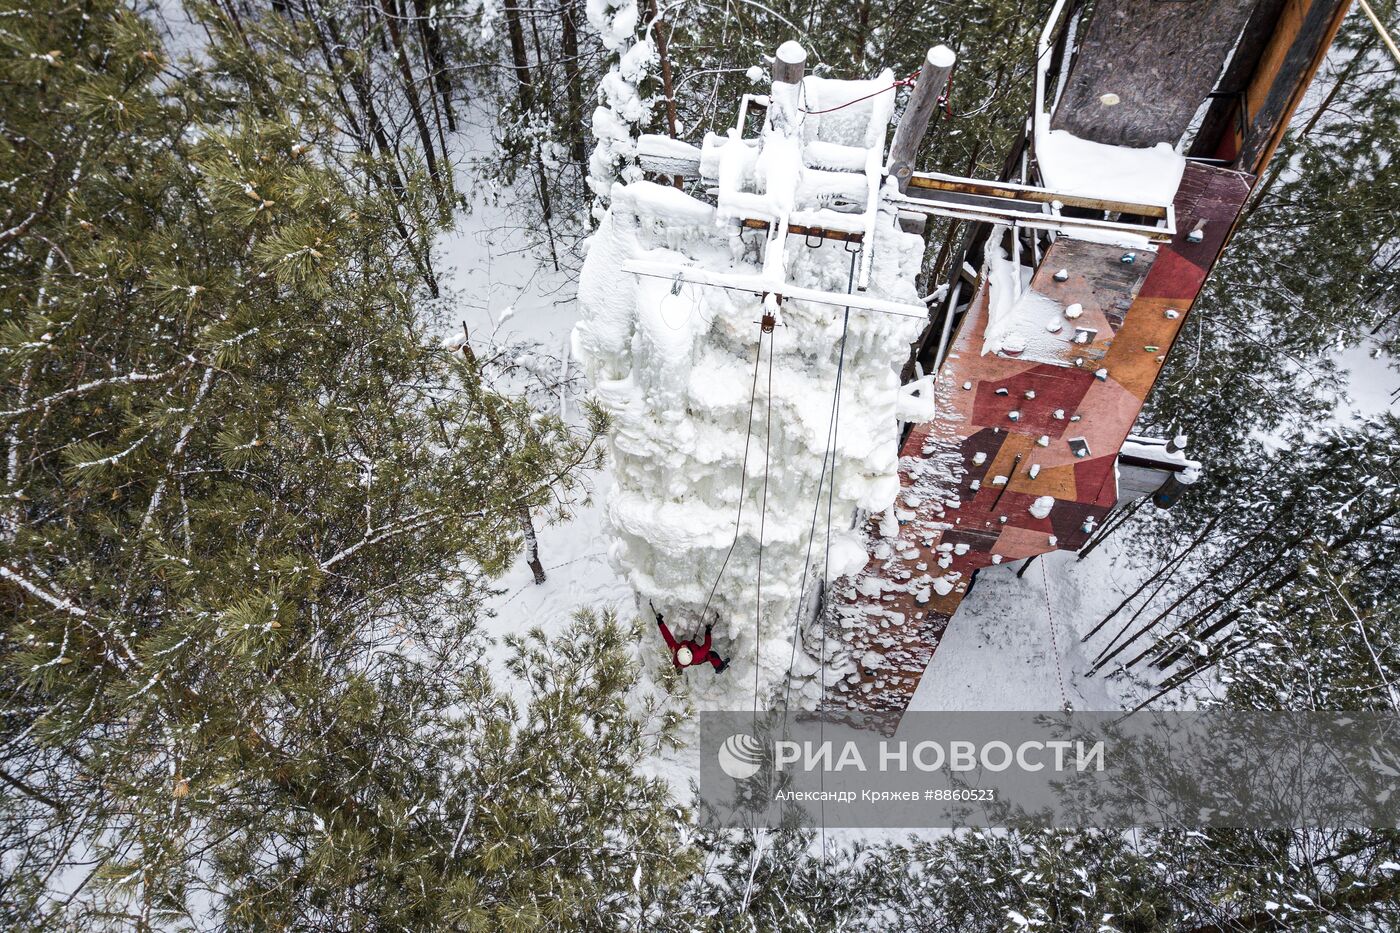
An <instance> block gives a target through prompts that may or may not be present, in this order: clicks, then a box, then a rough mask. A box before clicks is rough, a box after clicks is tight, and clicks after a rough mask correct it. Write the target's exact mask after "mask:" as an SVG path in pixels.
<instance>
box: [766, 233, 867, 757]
mask: <svg viewBox="0 0 1400 933" xmlns="http://www.w3.org/2000/svg"><path fill="white" fill-rule="evenodd" d="M851 267H852V281H854V269H855V258H854V256H853V257H852V258H851ZM850 325H851V311H850V309H849V308H847V309H846V314H845V317H843V318H842V320H841V343H840V347H839V349H838V351H837V354H836V382H835V384H834V386H833V389H832V395H831V416H830V418H829V419H828V420H827V424H826V450H824V451H823V452H822V469H821V473H820V474H819V475H818V476H817V494H816V497H815V498H813V500H812V521H811V524H810V526H809V527H808V529H807V556H806V559H805V560H804V561H803V564H802V583H801V585H800V586H799V587H798V590H797V608H796V610H795V611H794V612H793V616H792V652H791V654H790V655H789V656H788V681H787V685H786V687H785V689H784V690H783V734H784V735H786V734H787V717H788V704H789V697H790V695H791V693H792V671H793V667H794V666H795V665H796V662H797V640H798V638H799V637H800V636H801V631H802V609H803V606H804V604H805V603H806V601H807V577H808V576H809V574H810V571H811V569H812V548H813V546H815V544H816V541H817V515H818V514H819V513H820V511H821V504H822V487H823V486H825V485H826V465H827V462H828V460H829V461H830V462H831V468H832V473H833V474H834V473H835V471H836V456H835V453H834V450H833V447H832V430H833V428H834V427H835V425H836V407H837V399H838V398H839V396H840V394H841V375H842V371H843V370H844V368H845V365H846V335H847V333H848V332H849V331H850Z"/></svg>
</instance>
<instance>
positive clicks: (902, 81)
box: [797, 71, 919, 115]
mask: <svg viewBox="0 0 1400 933" xmlns="http://www.w3.org/2000/svg"><path fill="white" fill-rule="evenodd" d="M918 76H919V72H918V71H915V72H914V73H913V74H911V75H910V76H909V77H907V78H896V79H895V82H894V84H891V85H890V86H889V87H882V88H880V90H878V91H871V92H870V93H869V94H866V95H865V96H864V97H857V98H856V99H855V100H848V101H846V102H845V103H844V104H837V105H836V106H835V107H827V108H826V109H825V110H808V109H807V108H806V107H798V108H797V109H798V110H800V111H801V112H803V113H806V114H811V115H816V114H819V113H834V112H835V111H837V110H845V109H846V108H847V107H850V106H851V105H853V104H858V103H860V102H861V101H863V100H869V99H870V98H872V97H879V96H880V95H881V94H885V93H888V92H890V91H893V90H894V89H895V88H901V87H908V86H909V85H911V84H913V83H914V79H916V78H918Z"/></svg>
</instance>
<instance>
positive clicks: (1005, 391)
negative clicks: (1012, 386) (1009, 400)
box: [997, 388, 1010, 395]
mask: <svg viewBox="0 0 1400 933" xmlns="http://www.w3.org/2000/svg"><path fill="white" fill-rule="evenodd" d="M1009 394H1010V390H1009V389H1005V388H1002V389H997V395H1009Z"/></svg>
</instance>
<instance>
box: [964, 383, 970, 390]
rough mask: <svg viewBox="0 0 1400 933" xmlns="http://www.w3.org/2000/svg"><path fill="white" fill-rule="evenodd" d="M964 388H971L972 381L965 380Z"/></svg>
mask: <svg viewBox="0 0 1400 933" xmlns="http://www.w3.org/2000/svg"><path fill="white" fill-rule="evenodd" d="M963 388H964V389H970V388H972V383H970V382H964V383H963Z"/></svg>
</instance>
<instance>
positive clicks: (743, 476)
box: [700, 328, 771, 622]
mask: <svg viewBox="0 0 1400 933" xmlns="http://www.w3.org/2000/svg"><path fill="white" fill-rule="evenodd" d="M770 343H771V341H770ZM762 358H763V330H762V329H761V328H760V329H759V332H758V350H757V352H755V353H754V357H753V382H752V384H751V385H750V386H749V423H748V426H747V427H746V428H745V429H744V461H743V464H742V465H741V466H740V467H739V508H738V511H737V512H736V513H735V515H734V538H733V540H731V541H730V542H729V550H727V551H725V552H724V561H723V562H722V563H720V565H719V573H717V574H715V582H714V585H713V586H711V587H710V595H709V596H706V597H705V607H704V608H703V609H701V610H700V621H702V622H703V621H704V620H705V617H706V615H707V614H708V613H709V611H710V601H711V600H713V599H714V598H715V590H717V589H719V581H720V580H721V579H722V578H723V577H724V568H726V567H728V566H729V558H730V556H731V555H732V554H733V553H734V546H735V545H736V544H738V543H739V529H740V528H741V527H742V520H743V517H744V484H745V482H747V480H748V477H749V440H750V438H752V436H753V405H754V399H755V398H757V396H758V361H759V360H761V359H762Z"/></svg>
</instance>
